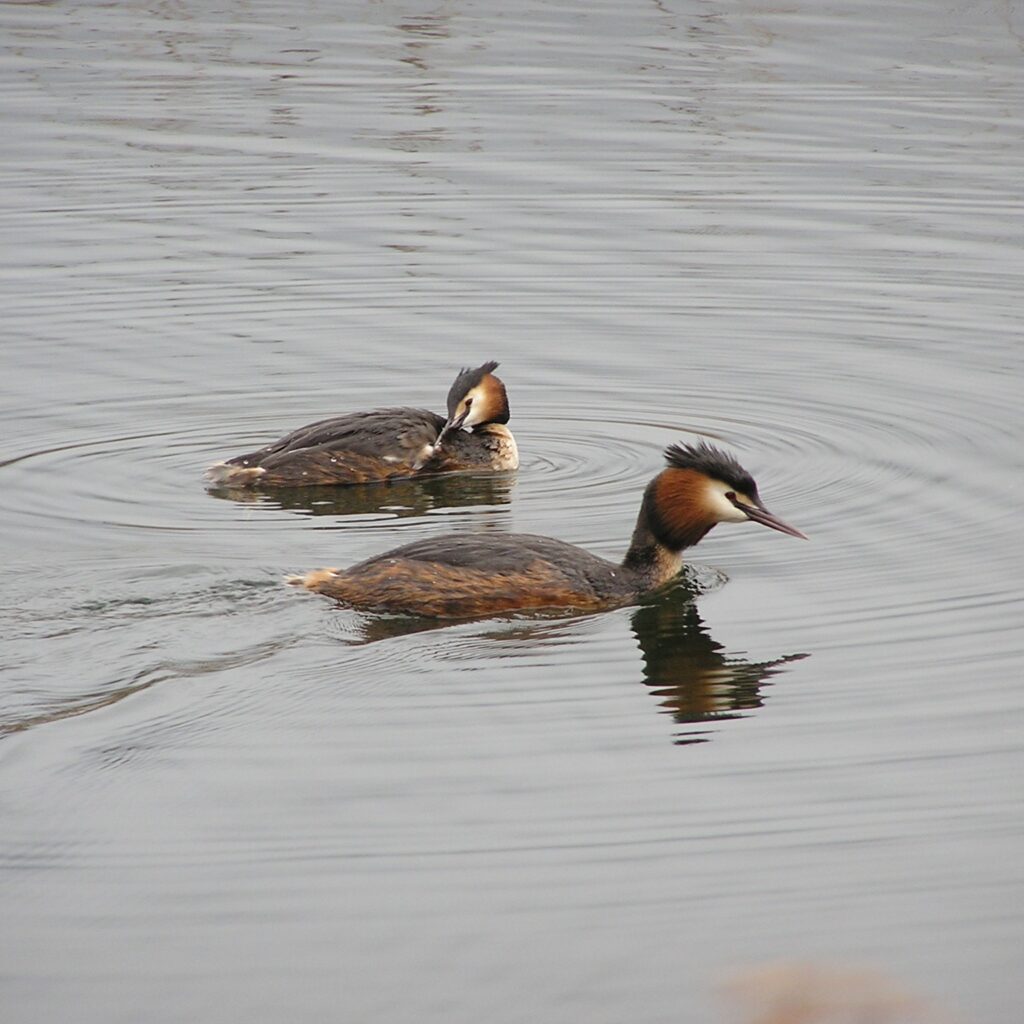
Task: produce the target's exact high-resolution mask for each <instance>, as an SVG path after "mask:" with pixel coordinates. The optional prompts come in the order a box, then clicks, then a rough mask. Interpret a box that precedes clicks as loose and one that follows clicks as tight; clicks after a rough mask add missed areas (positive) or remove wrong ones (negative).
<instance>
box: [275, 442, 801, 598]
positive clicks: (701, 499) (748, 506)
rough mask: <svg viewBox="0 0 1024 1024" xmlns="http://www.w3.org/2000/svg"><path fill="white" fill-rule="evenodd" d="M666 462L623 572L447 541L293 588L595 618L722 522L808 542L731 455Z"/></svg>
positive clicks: (530, 549) (516, 539)
mask: <svg viewBox="0 0 1024 1024" xmlns="http://www.w3.org/2000/svg"><path fill="white" fill-rule="evenodd" d="M665 458H666V461H667V462H668V467H667V468H666V469H663V470H662V471H661V472H660V473H659V474H658V475H657V476H656V477H655V478H654V479H653V480H652V481H651V482H650V483H649V484H648V485H647V489H646V490H645V491H644V497H643V501H642V503H641V505H640V514H639V515H638V516H637V521H636V528H635V529H634V531H633V539H632V541H631V542H630V545H629V550H628V551H627V552H626V556H625V558H623V560H622V562H621V564H619V565H616V564H615V563H614V562H609V561H606V560H605V559H603V558H598V557H597V556H596V555H592V554H590V552H588V551H585V550H584V549H583V548H579V547H576V545H574V544H566V543H565V542H564V541H560V540H555V539H554V538H553V537H538V536H534V535H532V534H524V533H521V534H504V535H500V536H499V535H496V534H484V535H475V534H469V535H467V534H448V535H446V536H443V537H434V538H431V539H428V540H420V541H415V542H414V543H412V544H406V545H405V546H404V547H400V548H395V549H394V550H392V551H386V552H384V554H382V555H377V556H375V557H374V558H369V559H367V560H366V561H365V562H360V563H359V564H358V565H354V566H352V567H351V568H350V569H317V570H315V571H314V572H310V573H307V574H306V575H304V576H293V577H290V578H289V579H288V580H287V582H288V583H291V584H293V585H295V586H301V587H305V588H306V589H307V590H312V591H315V592H316V593H319V594H325V595H326V596H327V597H333V598H334V599H335V600H337V601H340V602H342V603H343V604H346V605H349V606H351V607H354V608H365V609H370V610H376V611H389V612H400V613H404V614H409V615H428V616H434V617H438V618H461V617H476V616H486V615H494V614H499V613H501V612H509V611H515V610H516V609H523V608H566V609H581V610H594V609H598V608H614V607H618V606H620V605H624V604H629V603H630V602H632V601H634V600H635V599H636V598H638V597H640V595H642V594H645V593H647V592H648V591H650V590H654V589H655V588H656V587H660V586H661V585H662V584H664V583H667V582H668V581H669V580H670V579H672V577H673V576H675V575H676V573H678V572H679V570H680V568H681V567H682V556H681V552H682V551H683V550H684V549H685V548H688V547H691V546H692V545H694V544H696V543H697V542H698V541H699V540H700V539H701V538H702V537H703V536H704V534H706V533H707V532H708V530H710V529H711V528H712V527H713V526H715V524H717V523H743V522H746V521H747V520H750V521H751V522H755V523H760V524H761V525H762V526H769V527H771V528H772V529H773V530H780V531H781V532H782V533H788V534H790V535H791V536H793V537H803V536H804V535H803V534H802V533H801V532H800V531H799V530H797V529H795V528H794V527H792V526H789V525H787V524H786V523H784V522H783V521H782V520H781V519H779V518H777V517H776V516H774V515H772V513H771V512H769V511H768V510H767V509H766V508H765V507H764V505H763V504H762V503H761V499H760V497H759V496H758V493H757V484H755V483H754V479H753V477H752V476H751V475H750V474H749V473H748V472H747V471H746V470H745V469H744V468H743V467H742V466H741V465H740V464H739V463H738V462H737V461H736V460H735V459H734V458H733V457H732V456H731V455H728V454H726V453H725V452H723V451H720V450H719V449H717V448H714V447H712V446H711V445H709V444H706V443H704V442H700V443H698V444H692V445H680V444H674V445H670V446H669V447H668V448H666V449H665ZM805 539H806V538H805Z"/></svg>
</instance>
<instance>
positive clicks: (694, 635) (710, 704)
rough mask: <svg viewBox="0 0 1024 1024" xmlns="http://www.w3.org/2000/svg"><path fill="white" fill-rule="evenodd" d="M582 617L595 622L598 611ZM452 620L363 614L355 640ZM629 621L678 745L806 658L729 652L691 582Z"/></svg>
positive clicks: (536, 636)
mask: <svg viewBox="0 0 1024 1024" xmlns="http://www.w3.org/2000/svg"><path fill="white" fill-rule="evenodd" d="M599 614H600V613H599ZM579 618H585V619H587V620H588V621H589V620H591V619H593V618H594V615H593V613H588V614H587V615H586V616H580V617H579ZM573 621H574V619H573V618H566V616H565V614H564V613H556V612H552V613H549V614H547V615H542V614H541V615H539V614H537V613H533V614H531V615H530V616H529V617H523V618H519V617H516V618H514V619H513V620H511V621H506V622H504V623H503V624H502V625H501V627H500V628H495V629H494V630H493V632H490V633H488V634H485V635H489V636H491V637H492V638H493V639H494V641H495V642H496V643H503V642H509V641H515V642H517V643H521V642H522V641H524V640H525V641H529V640H536V641H540V640H546V639H550V638H551V637H552V636H554V635H559V636H562V635H566V634H567V633H568V632H571V631H572V624H573ZM350 625H351V624H350ZM451 625H452V623H451V622H450V621H448V622H446V621H441V620H438V619H427V618H415V617H411V616H397V615H360V616H359V618H358V620H357V622H356V623H355V624H354V628H355V631H356V638H355V639H354V640H351V641H349V642H354V643H356V644H367V643H375V642H377V641H379V640H388V639H393V638H395V637H400V636H407V635H409V634H412V633H420V632H426V631H430V630H435V629H441V628H444V627H445V626H451ZM630 626H631V628H632V631H633V634H634V636H635V637H636V640H637V643H638V644H639V646H640V651H641V655H642V659H643V672H642V676H643V683H644V684H645V685H646V686H647V687H648V688H649V689H650V691H651V694H652V695H653V696H654V697H656V698H658V703H659V707H660V709H661V711H662V713H664V714H670V715H672V717H673V718H674V719H675V721H676V722H677V723H679V724H680V725H683V726H688V727H689V728H687V729H685V730H683V731H680V732H677V733H676V734H675V735H674V736H673V742H674V743H675V744H677V745H679V746H683V745H686V744H690V743H705V742H707V741H708V740H709V739H710V738H711V734H710V731H709V730H708V729H707V728H706V726H707V725H708V724H709V723H714V722H724V721H729V720H731V719H736V718H744V717H746V716H747V714H749V713H750V712H752V711H754V710H756V709H757V708H759V707H761V705H762V704H763V703H764V699H765V695H764V692H763V691H764V687H765V686H766V685H767V683H768V681H769V680H770V679H771V677H772V676H774V675H777V674H778V673H779V672H781V671H783V670H784V666H785V665H787V664H789V663H790V662H793V661H799V660H801V659H802V658H806V657H807V655H806V654H787V655H783V656H782V657H779V658H773V659H771V660H769V661H748V660H747V659H745V658H743V657H741V656H739V655H736V654H730V653H729V652H728V651H726V649H725V648H724V647H723V645H722V644H720V643H718V641H716V640H714V639H713V638H712V637H711V635H710V633H709V632H708V628H707V626H706V625H705V623H704V620H703V619H702V618H701V616H700V612H699V611H698V609H697V605H696V604H695V602H694V592H693V590H691V589H690V588H689V587H688V586H687V585H686V582H685V581H680V583H679V584H677V585H676V586H674V587H673V588H671V589H670V590H669V591H668V592H667V593H665V592H663V593H661V594H659V595H658V596H657V597H655V598H653V599H651V600H649V601H648V602H646V603H644V604H643V605H641V606H640V607H638V608H636V609H635V610H634V611H633V613H632V616H631V618H630ZM702 726H703V728H701V727H702Z"/></svg>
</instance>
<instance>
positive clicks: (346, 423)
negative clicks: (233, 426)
mask: <svg viewBox="0 0 1024 1024" xmlns="http://www.w3.org/2000/svg"><path fill="white" fill-rule="evenodd" d="M497 367H498V364H497V363H493V362H491V363H484V364H483V366H478V367H477V368H476V369H475V370H462V371H461V372H460V373H459V375H458V376H457V377H456V378H455V382H454V383H453V384H452V386H451V390H449V392H448V418H447V419H445V418H444V417H443V416H438V415H437V413H433V412H430V411H429V410H427V409H375V410H374V411H373V412H355V413H349V414H348V415H346V416H335V417H334V418H333V419H326V420H319V421H318V422H316V423H310V424H308V425H307V426H305V427H300V428H299V429H298V430H293V431H292V432H291V433H290V434H288V435H286V436H285V437H282V438H281V439H280V440H279V441H275V442H274V443H273V444H268V445H267V446H266V448H260V449H259V451H255V452H250V453H249V454H248V455H236V456H235V457H234V458H233V459H228V460H227V461H226V462H217V463H214V465H212V466H210V468H209V469H207V471H206V476H207V479H208V480H211V481H212V482H213V483H215V484H220V485H222V486H227V487H302V486H305V485H307V484H309V485H314V484H336V485H344V484H364V483H372V482H374V481H378V480H392V479H395V478H398V477H411V476H419V475H421V474H428V473H429V474H434V473H452V472H458V471H460V470H473V469H477V470H494V471H501V470H510V469H516V468H517V467H518V466H519V452H518V450H517V448H516V442H515V438H514V437H513V436H512V433H511V431H510V430H509V429H508V427H506V426H505V424H506V423H508V418H509V413H508V396H507V395H506V394H505V385H504V384H503V383H502V382H501V381H500V380H499V379H498V378H497V377H495V376H494V370H495V369H497Z"/></svg>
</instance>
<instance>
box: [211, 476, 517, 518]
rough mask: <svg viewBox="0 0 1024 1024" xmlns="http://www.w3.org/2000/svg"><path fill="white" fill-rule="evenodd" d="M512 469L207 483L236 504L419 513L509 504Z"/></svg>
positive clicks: (344, 512)
mask: <svg viewBox="0 0 1024 1024" xmlns="http://www.w3.org/2000/svg"><path fill="white" fill-rule="evenodd" d="M515 481H516V478H515V475H514V474H511V473H507V474H494V473H480V474H472V473H449V474H446V475H438V476H422V477H417V478H416V479H414V480H386V481H382V482H380V483H375V484H362V485H360V486H355V487H280V488H274V489H273V490H269V489H268V490H265V491H258V490H249V489H247V488H230V487H216V488H208V489H207V493H209V494H210V495H212V496H213V497H215V498H222V499H224V500H226V501H234V502H237V503H238V504H247V505H260V506H263V507H264V508H267V509H284V510H286V511H288V512H295V513H297V514H298V515H305V516H355V515H374V514H377V513H385V514H388V515H393V516H396V517H400V518H404V517H405V516H421V515H424V514H426V513H427V512H430V511H432V510H433V509H442V508H473V507H484V506H488V505H495V506H496V505H507V504H509V502H510V501H511V493H512V488H513V487H514V486H515Z"/></svg>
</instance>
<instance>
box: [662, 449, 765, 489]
mask: <svg viewBox="0 0 1024 1024" xmlns="http://www.w3.org/2000/svg"><path fill="white" fill-rule="evenodd" d="M665 461H666V462H667V463H668V464H669V465H670V466H674V467H675V468H676V469H692V470H696V472H698V473H703V474H704V475H705V476H710V477H713V478H714V479H715V480H721V481H722V483H725V484H728V485H729V486H730V487H732V488H733V489H734V490H737V491H741V492H742V493H744V494H747V495H749V496H750V497H751V498H756V497H757V484H756V483H754V478H753V477H752V476H751V475H750V474H749V473H748V472H747V471H746V470H745V469H744V468H743V467H742V466H741V465H740V464H739V462H737V461H736V457H735V456H733V455H730V454H729V453H728V452H723V451H722V449H721V448H716V447H715V446H714V445H710V444H708V443H707V441H698V442H697V443H696V444H670V445H669V446H668V447H667V448H666V449H665Z"/></svg>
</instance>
